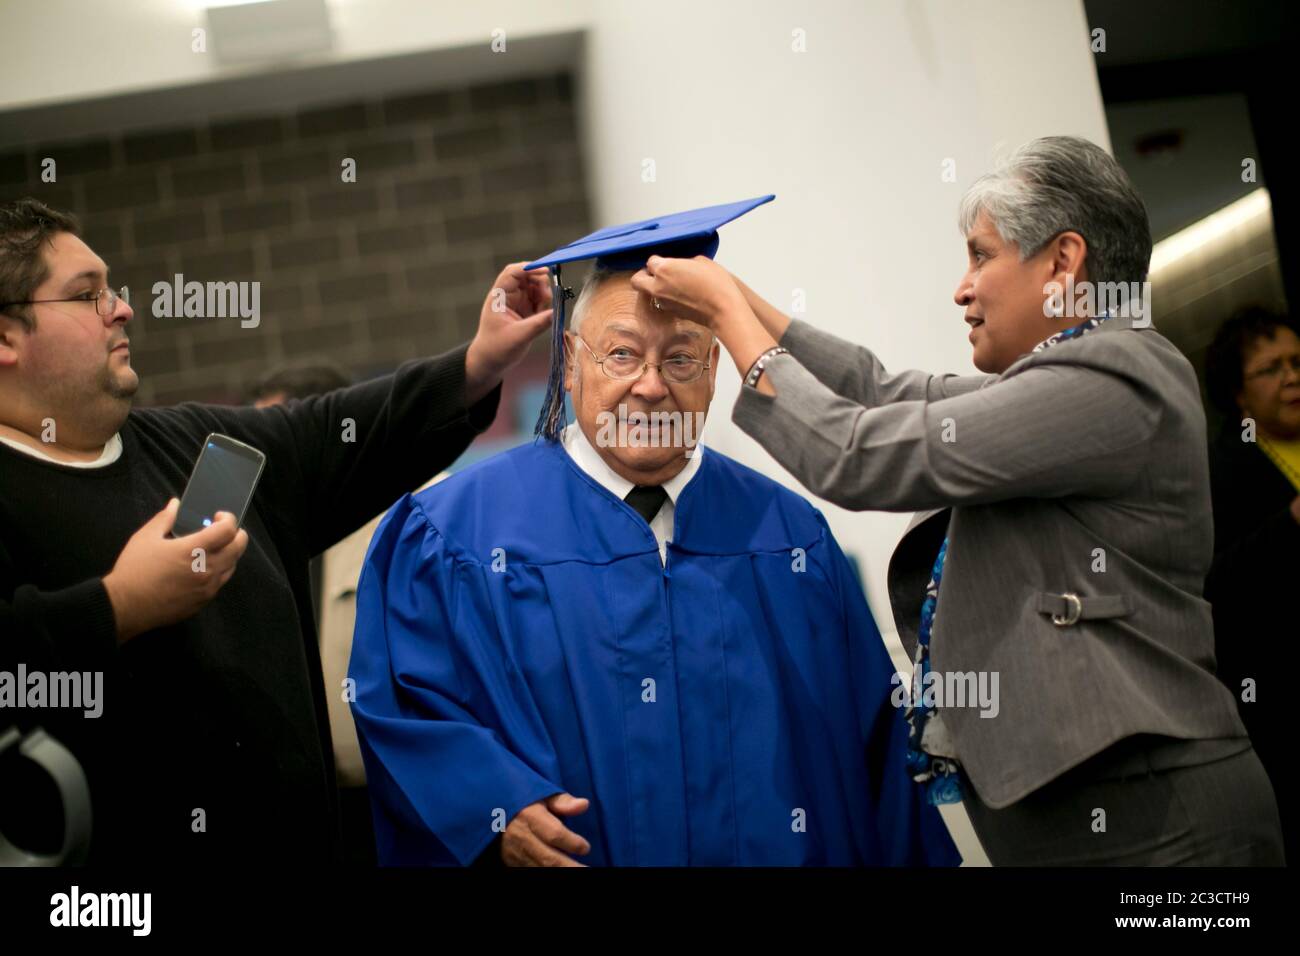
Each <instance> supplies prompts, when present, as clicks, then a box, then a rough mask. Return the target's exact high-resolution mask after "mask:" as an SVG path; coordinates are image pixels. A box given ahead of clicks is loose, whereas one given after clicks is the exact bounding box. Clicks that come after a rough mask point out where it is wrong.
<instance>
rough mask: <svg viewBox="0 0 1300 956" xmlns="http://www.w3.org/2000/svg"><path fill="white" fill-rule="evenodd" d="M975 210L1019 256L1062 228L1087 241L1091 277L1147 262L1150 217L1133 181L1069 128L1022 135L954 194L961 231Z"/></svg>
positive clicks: (1133, 277)
mask: <svg viewBox="0 0 1300 956" xmlns="http://www.w3.org/2000/svg"><path fill="white" fill-rule="evenodd" d="M981 212H984V213H987V214H988V217H989V219H990V220H992V222H993V225H994V227H995V228H996V229H997V231H998V235H1000V236H1001V237H1002V239H1003V240H1004V241H1006V242H1014V243H1015V244H1016V245H1017V246H1018V247H1019V249H1020V261H1021V262H1024V261H1025V260H1026V259H1028V258H1029V257H1030V256H1032V255H1034V254H1035V253H1037V252H1038V251H1039V250H1041V249H1042V248H1043V247H1044V246H1046V245H1047V243H1049V242H1050V241H1051V240H1052V239H1054V238H1055V237H1056V236H1058V235H1060V234H1061V233H1062V232H1065V231H1067V230H1070V231H1074V232H1077V233H1079V234H1080V235H1081V236H1083V238H1084V240H1085V241H1086V242H1087V243H1088V253H1087V258H1086V262H1087V266H1088V279H1089V281H1091V282H1095V283H1102V282H1142V281H1143V280H1145V279H1146V277H1147V267H1148V266H1149V265H1150V262H1151V224H1150V222H1149V221H1148V220H1147V211H1146V206H1144V205H1143V204H1142V198H1141V197H1140V196H1139V195H1138V192H1137V190H1136V189H1134V188H1133V183H1132V182H1131V181H1130V180H1129V178H1128V175H1127V174H1126V173H1125V172H1124V170H1123V168H1121V167H1120V165H1119V163H1117V162H1116V161H1115V160H1114V159H1112V158H1111V156H1110V155H1109V154H1108V153H1107V152H1106V151H1105V150H1103V149H1102V148H1101V147H1100V146H1097V145H1096V144H1095V143H1090V142H1089V141H1088V140H1086V139H1081V138H1079V137H1077V136H1044V137H1042V138H1041V139H1035V140H1031V141H1029V142H1028V143H1025V144H1024V145H1023V146H1021V147H1020V148H1019V149H1017V150H1016V151H1015V152H1013V153H1012V154H1011V155H1010V156H1009V157H1007V159H1006V160H1005V161H1004V162H1003V163H1002V164H1000V165H999V166H998V168H997V169H995V170H994V171H993V172H991V173H988V174H987V175H985V176H981V177H980V178H979V179H977V180H976V181H975V183H974V184H973V185H972V186H971V187H970V189H968V190H967V191H966V195H965V196H963V197H962V200H961V206H960V207H959V210H958V214H957V222H958V226H959V227H960V229H961V231H962V235H969V234H970V231H971V229H972V228H974V225H975V220H976V219H978V218H979V214H980V213H981Z"/></svg>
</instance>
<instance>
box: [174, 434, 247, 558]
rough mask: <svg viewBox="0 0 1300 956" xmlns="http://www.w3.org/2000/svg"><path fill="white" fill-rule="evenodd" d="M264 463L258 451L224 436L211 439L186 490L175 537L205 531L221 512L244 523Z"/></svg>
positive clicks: (175, 526)
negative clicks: (225, 512) (229, 514)
mask: <svg viewBox="0 0 1300 956" xmlns="http://www.w3.org/2000/svg"><path fill="white" fill-rule="evenodd" d="M265 461H266V456H265V455H263V454H262V453H261V452H260V451H258V450H257V449H256V448H252V447H250V446H248V445H245V444H243V443H242V442H237V441H235V440H234V439H233V438H229V437H227V436H225V435H215V434H214V435H209V436H208V437H207V439H206V440H205V441H204V443H203V451H202V452H201V453H200V454H199V460H198V462H197V463H196V464H195V465H194V471H193V473H192V474H191V475H190V481H189V484H188V485H186V486H185V494H184V495H183V496H182V497H181V507H180V512H179V513H178V514H177V516H176V523H175V525H174V526H173V527H172V535H173V536H175V537H180V536H182V535H187V534H192V533H193V532H195V531H199V530H201V529H202V528H206V527H207V526H208V525H210V524H212V522H213V520H214V519H215V517H216V514H217V512H218V511H229V512H230V513H231V514H233V515H234V516H235V518H236V519H237V520H238V521H239V522H241V523H242V522H243V520H244V512H245V510H247V508H248V502H249V501H250V500H251V499H252V497H253V490H254V489H255V488H256V487H257V479H258V477H259V476H260V475H261V473H262V465H263V463H264V462H265Z"/></svg>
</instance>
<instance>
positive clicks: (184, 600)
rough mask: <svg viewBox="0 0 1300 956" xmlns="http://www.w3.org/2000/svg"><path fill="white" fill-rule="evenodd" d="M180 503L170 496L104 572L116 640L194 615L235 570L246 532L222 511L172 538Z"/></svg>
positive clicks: (233, 517)
mask: <svg viewBox="0 0 1300 956" xmlns="http://www.w3.org/2000/svg"><path fill="white" fill-rule="evenodd" d="M179 508H180V501H178V500H177V499H176V498H173V499H172V500H171V501H169V502H167V507H165V508H163V510H162V511H160V512H158V513H157V514H156V515H154V516H153V517H152V518H150V519H149V521H148V522H147V523H146V524H145V525H144V527H142V528H141V529H140V530H139V531H137V532H136V533H135V534H133V535H131V538H130V539H129V540H128V541H127V543H126V547H124V548H123V549H122V553H121V554H119V555H118V557H117V562H116V563H115V564H114V565H113V570H112V571H110V572H109V573H108V574H106V575H105V576H104V590H105V591H106V592H107V593H108V599H109V602H110V603H111V604H112V606H113V617H114V620H115V623H116V628H117V640H118V643H119V644H120V643H125V642H126V641H129V640H130V639H131V638H133V637H135V636H136V635H137V634H143V633H144V632H145V631H152V630H154V629H155V628H159V627H165V626H166V625H168V624H175V623H177V622H179V621H184V620H186V619H187V618H190V617H193V616H194V615H195V614H197V613H198V612H199V611H200V610H201V609H202V608H203V607H204V605H206V604H207V603H208V602H209V601H211V600H212V599H213V598H214V597H216V596H217V592H219V591H220V590H221V589H222V588H223V587H224V586H225V584H226V582H227V581H229V580H230V577H231V575H233V574H234V573H235V566H236V565H237V564H238V563H239V559H240V558H241V557H243V554H244V551H245V550H246V549H247V548H248V532H247V531H244V530H242V529H241V528H239V527H238V525H237V524H236V522H235V516H234V515H232V514H229V513H228V512H221V513H219V514H218V515H217V516H216V519H215V520H214V521H213V522H212V524H211V525H210V526H208V527H206V528H204V529H202V530H201V531H199V532H197V533H195V534H192V535H186V536H185V537H183V538H174V537H172V535H171V533H170V532H171V529H172V526H173V523H174V522H175V521H176V515H177V512H178V511H179Z"/></svg>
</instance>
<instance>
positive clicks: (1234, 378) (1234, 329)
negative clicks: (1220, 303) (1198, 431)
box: [1205, 305, 1300, 415]
mask: <svg viewBox="0 0 1300 956" xmlns="http://www.w3.org/2000/svg"><path fill="white" fill-rule="evenodd" d="M1278 329H1290V330H1291V331H1292V332H1296V334H1297V335H1300V331H1297V330H1296V326H1295V323H1294V322H1292V321H1291V318H1290V317H1289V316H1286V315H1282V314H1280V313H1278V312H1271V311H1269V310H1268V309H1265V308H1263V307H1262V306H1258V305H1252V306H1247V307H1246V308H1244V309H1241V310H1239V311H1237V312H1235V313H1233V314H1232V316H1231V317H1230V318H1228V319H1227V320H1226V321H1224V323H1223V324H1222V325H1221V326H1219V330H1218V331H1217V332H1215V333H1214V341H1212V342H1211V343H1210V347H1209V348H1208V349H1206V352H1205V390H1206V392H1207V393H1208V394H1209V396H1210V401H1211V402H1212V403H1214V406H1215V407H1216V408H1218V409H1219V410H1220V411H1222V412H1223V413H1224V414H1225V415H1236V414H1237V412H1238V407H1237V395H1238V393H1239V392H1240V391H1241V386H1242V384H1243V383H1244V381H1245V380H1244V379H1243V377H1242V372H1243V364H1244V363H1245V361H1246V351H1247V349H1248V348H1249V347H1250V346H1252V345H1254V344H1255V343H1256V342H1257V341H1259V340H1260V339H1271V338H1273V337H1274V336H1275V335H1277V332H1278Z"/></svg>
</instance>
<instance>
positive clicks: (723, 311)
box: [632, 256, 750, 334]
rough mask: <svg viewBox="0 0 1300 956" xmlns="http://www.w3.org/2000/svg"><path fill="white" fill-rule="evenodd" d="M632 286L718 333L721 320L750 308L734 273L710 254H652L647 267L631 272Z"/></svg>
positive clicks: (671, 309) (678, 313) (663, 305)
mask: <svg viewBox="0 0 1300 956" xmlns="http://www.w3.org/2000/svg"><path fill="white" fill-rule="evenodd" d="M632 287H633V288H634V289H636V290H637V291H638V292H642V293H644V294H646V295H648V296H650V298H651V300H652V301H654V302H657V303H658V307H659V308H661V309H664V310H666V311H668V312H671V313H672V314H673V315H677V316H681V317H682V318H684V319H690V320H691V321H692V322H698V323H700V325H703V326H707V327H708V328H709V329H711V330H713V332H714V333H715V334H716V333H717V332H718V326H719V324H720V323H721V322H724V321H726V320H727V319H728V318H730V317H734V316H737V315H744V314H746V313H749V312H750V309H749V304H748V303H747V302H746V301H745V296H744V293H743V292H741V290H740V288H739V287H738V286H737V285H736V280H735V279H734V278H733V277H732V275H731V273H730V272H728V271H727V270H726V269H724V268H722V266H720V265H718V264H717V263H716V262H714V261H713V260H712V259H710V258H709V257H708V256H696V257H695V258H694V259H665V258H664V257H663V256H651V257H650V258H649V260H647V262H646V264H645V268H644V269H642V270H641V271H639V272H638V273H637V274H636V275H634V276H632Z"/></svg>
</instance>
